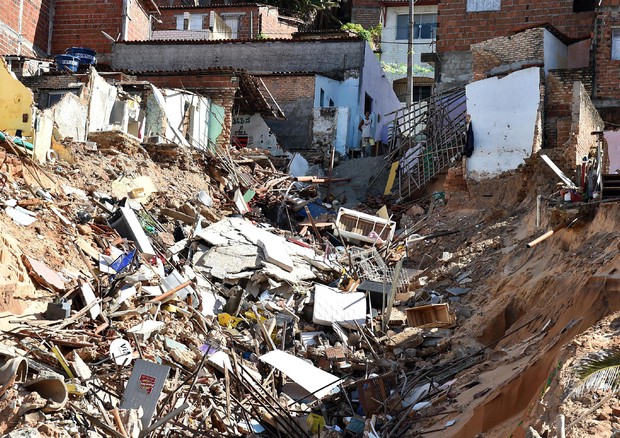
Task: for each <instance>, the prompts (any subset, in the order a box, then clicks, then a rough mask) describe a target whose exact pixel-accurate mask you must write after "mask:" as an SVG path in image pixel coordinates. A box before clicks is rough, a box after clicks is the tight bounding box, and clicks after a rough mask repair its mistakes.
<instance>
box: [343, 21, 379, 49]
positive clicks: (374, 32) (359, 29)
mask: <svg viewBox="0 0 620 438" xmlns="http://www.w3.org/2000/svg"><path fill="white" fill-rule="evenodd" d="M340 30H343V31H345V32H351V33H354V34H355V35H357V36H359V37H360V38H362V39H364V40H366V41H368V44H370V48H371V49H372V50H379V47H380V45H381V30H382V26H381V23H379V24H377V25H376V26H375V27H371V28H369V29H364V27H363V26H362V25H361V24H357V23H347V24H343V25H342V27H341V28H340Z"/></svg>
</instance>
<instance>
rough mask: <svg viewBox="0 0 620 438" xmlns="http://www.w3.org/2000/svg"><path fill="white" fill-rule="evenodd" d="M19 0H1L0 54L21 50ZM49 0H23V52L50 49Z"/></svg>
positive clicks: (14, 52)
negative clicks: (48, 41) (48, 42)
mask: <svg viewBox="0 0 620 438" xmlns="http://www.w3.org/2000/svg"><path fill="white" fill-rule="evenodd" d="M19 6H20V0H0V55H17V54H18V51H19V10H20V7H19ZM49 13H50V0H23V12H22V25H21V26H22V29H21V35H22V44H21V55H25V56H35V55H39V56H44V55H45V54H46V53H47V40H48V33H49Z"/></svg>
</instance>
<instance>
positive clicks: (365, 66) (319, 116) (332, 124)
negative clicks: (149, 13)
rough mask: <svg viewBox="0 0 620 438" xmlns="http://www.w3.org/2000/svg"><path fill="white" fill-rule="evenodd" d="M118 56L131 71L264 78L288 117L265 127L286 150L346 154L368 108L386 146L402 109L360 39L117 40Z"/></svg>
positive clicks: (116, 59)
mask: <svg viewBox="0 0 620 438" xmlns="http://www.w3.org/2000/svg"><path fill="white" fill-rule="evenodd" d="M113 50H114V53H113V60H112V66H113V67H114V68H115V69H118V70H125V71H128V72H145V71H161V70H164V71H172V70H176V69H177V68H178V66H179V65H183V67H184V68H185V69H187V70H189V71H192V70H200V69H205V68H212V67H217V68H226V67H233V68H238V69H244V70H246V71H247V72H248V73H249V74H252V75H255V76H257V77H260V79H261V81H262V82H263V83H264V84H265V85H266V88H267V89H268V90H269V92H270V93H271V94H272V96H273V98H274V99H275V100H276V101H277V102H278V103H279V106H280V108H281V109H282V112H283V113H284V114H286V120H281V121H280V120H273V121H266V123H267V125H268V126H269V127H270V128H271V130H272V131H273V133H274V134H275V135H276V137H277V139H278V142H279V143H280V145H281V146H282V147H283V148H284V149H287V150H305V151H311V150H313V149H326V148H327V147H329V146H331V145H332V144H335V146H336V150H337V151H338V152H339V153H341V154H345V153H347V152H348V150H349V149H351V148H352V147H354V146H355V145H357V144H359V141H360V133H359V130H358V129H357V124H358V121H359V120H360V117H361V115H362V114H363V113H364V112H365V111H366V110H368V111H370V112H372V113H373V114H375V117H376V120H375V123H374V125H375V127H374V128H375V129H374V137H375V139H376V140H383V141H387V128H388V125H389V123H390V122H391V120H390V119H389V116H387V115H388V114H390V113H392V112H393V111H395V110H396V109H398V108H399V107H400V102H399V101H398V98H397V97H396V95H395V93H394V90H393V89H392V86H391V84H390V82H389V81H388V80H387V78H386V75H385V73H384V72H383V70H382V68H381V65H380V64H379V61H378V60H377V58H376V56H375V55H374V53H373V52H372V50H371V49H370V47H369V45H368V43H367V42H366V41H364V40H362V39H359V38H353V37H344V38H342V37H341V38H326V39H319V40H305V39H272V40H257V41H232V42H228V43H220V42H217V41H156V42H155V41H141V42H119V43H117V44H115V45H114V49H113ZM317 60H320V62H317ZM315 139H316V140H315ZM317 142H318V143H320V144H318V143H317Z"/></svg>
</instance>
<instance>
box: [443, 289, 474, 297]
mask: <svg viewBox="0 0 620 438" xmlns="http://www.w3.org/2000/svg"><path fill="white" fill-rule="evenodd" d="M470 290H471V288H469V287H449V288H446V291H447V292H448V293H449V294H450V295H453V296H455V297H458V296H461V295H465V294H466V293H468V292H469V291H470Z"/></svg>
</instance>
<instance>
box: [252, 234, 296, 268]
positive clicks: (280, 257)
mask: <svg viewBox="0 0 620 438" xmlns="http://www.w3.org/2000/svg"><path fill="white" fill-rule="evenodd" d="M282 240H283V239H282ZM282 243H283V242H282V241H280V239H278V238H277V237H276V236H274V237H273V238H271V237H269V238H266V237H265V236H261V238H260V239H259V240H258V247H259V248H260V249H261V250H262V252H263V257H264V258H265V261H267V262H269V263H272V264H274V265H276V266H278V267H280V268H282V269H284V270H285V271H288V272H291V271H292V270H293V268H294V267H295V265H294V263H293V260H292V259H291V256H290V255H289V253H288V251H287V250H286V246H285V245H282Z"/></svg>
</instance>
